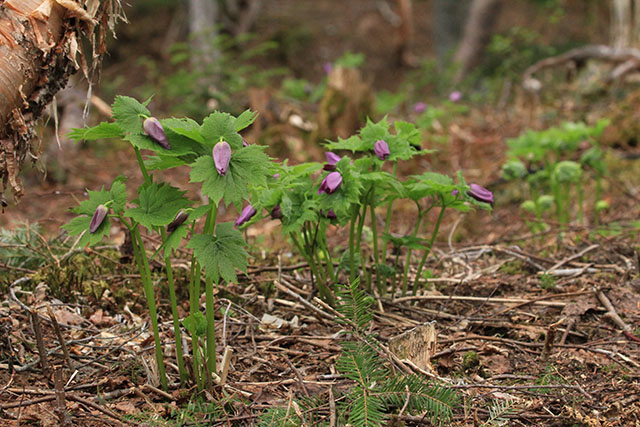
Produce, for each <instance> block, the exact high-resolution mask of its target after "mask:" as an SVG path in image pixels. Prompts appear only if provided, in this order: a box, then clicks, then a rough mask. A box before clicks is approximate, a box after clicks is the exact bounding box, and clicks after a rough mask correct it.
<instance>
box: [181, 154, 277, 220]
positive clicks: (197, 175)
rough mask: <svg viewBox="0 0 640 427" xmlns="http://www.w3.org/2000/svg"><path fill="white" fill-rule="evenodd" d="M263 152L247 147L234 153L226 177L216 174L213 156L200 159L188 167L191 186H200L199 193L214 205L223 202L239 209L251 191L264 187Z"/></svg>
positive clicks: (265, 160)
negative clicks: (199, 184) (193, 184)
mask: <svg viewBox="0 0 640 427" xmlns="http://www.w3.org/2000/svg"><path fill="white" fill-rule="evenodd" d="M264 148H265V147H262V146H258V145H250V146H248V147H244V148H240V149H237V150H235V151H234V152H233V153H232V155H231V161H230V162H229V169H228V170H227V173H226V174H225V175H220V174H218V171H217V170H216V167H215V164H214V163H213V157H212V156H210V155H205V156H202V157H200V158H198V159H197V160H196V161H195V162H194V163H193V164H192V165H191V182H203V184H202V193H203V194H205V195H207V196H209V197H210V198H211V199H212V200H213V201H214V203H216V204H217V203H220V201H221V200H223V199H224V202H225V204H226V205H227V206H228V205H229V204H230V203H233V204H234V205H235V206H236V207H237V208H238V209H240V208H241V207H242V200H243V199H245V198H246V197H247V196H248V195H249V188H250V187H259V186H260V187H264V186H266V183H267V176H268V175H269V157H268V156H267V155H266V154H265V153H264Z"/></svg>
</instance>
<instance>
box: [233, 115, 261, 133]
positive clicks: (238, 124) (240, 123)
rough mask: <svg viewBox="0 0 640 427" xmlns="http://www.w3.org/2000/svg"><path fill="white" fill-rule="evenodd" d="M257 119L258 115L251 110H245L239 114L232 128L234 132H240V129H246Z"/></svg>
mask: <svg viewBox="0 0 640 427" xmlns="http://www.w3.org/2000/svg"><path fill="white" fill-rule="evenodd" d="M257 117H258V113H256V112H255V111H251V110H245V111H244V112H243V113H242V114H240V115H239V116H238V117H237V118H236V120H235V122H234V128H235V131H236V132H240V131H241V130H242V129H245V128H248V127H249V126H251V124H252V123H253V122H254V121H255V120H256V118H257Z"/></svg>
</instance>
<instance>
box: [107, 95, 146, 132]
mask: <svg viewBox="0 0 640 427" xmlns="http://www.w3.org/2000/svg"><path fill="white" fill-rule="evenodd" d="M148 103H149V100H147V102H145V103H144V104H141V103H140V102H138V101H137V100H136V99H134V98H131V97H128V96H116V99H115V101H113V105H112V106H111V110H112V112H113V117H114V118H115V119H116V123H117V124H118V126H119V127H120V129H122V130H123V131H124V132H127V133H132V134H141V133H142V120H143V118H142V116H147V117H149V116H151V112H150V111H149V110H148V109H147V107H146V104H148Z"/></svg>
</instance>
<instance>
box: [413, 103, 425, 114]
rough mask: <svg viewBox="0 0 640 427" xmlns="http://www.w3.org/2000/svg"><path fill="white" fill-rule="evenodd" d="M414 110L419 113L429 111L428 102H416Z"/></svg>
mask: <svg viewBox="0 0 640 427" xmlns="http://www.w3.org/2000/svg"><path fill="white" fill-rule="evenodd" d="M413 111H414V112H415V113H418V114H422V113H424V112H425V111H427V104H425V103H424V102H416V103H415V104H413Z"/></svg>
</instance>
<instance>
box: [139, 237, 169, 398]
mask: <svg viewBox="0 0 640 427" xmlns="http://www.w3.org/2000/svg"><path fill="white" fill-rule="evenodd" d="M133 233H134V237H133V239H131V240H132V242H133V249H134V252H137V256H136V258H137V260H138V267H139V268H140V273H141V277H142V285H143V287H144V293H145V296H146V297H147V304H148V306H149V316H150V317H151V328H152V329H153V339H154V341H155V347H156V348H155V350H156V352H155V353H156V363H157V365H158V376H159V377H160V384H161V385H162V388H163V390H165V391H166V390H167V373H166V371H165V367H164V360H163V358H162V343H161V342H160V330H159V329H158V315H157V312H156V298H155V294H154V292H153V284H152V283H151V271H150V270H149V263H148V260H147V253H146V251H145V249H144V244H143V242H142V236H141V235H140V230H139V229H138V227H137V226H134V227H133Z"/></svg>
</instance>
